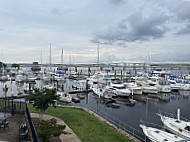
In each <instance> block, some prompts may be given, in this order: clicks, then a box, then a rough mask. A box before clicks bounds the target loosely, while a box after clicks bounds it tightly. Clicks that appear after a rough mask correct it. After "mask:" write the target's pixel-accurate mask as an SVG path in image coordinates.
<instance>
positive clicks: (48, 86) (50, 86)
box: [43, 84, 54, 90]
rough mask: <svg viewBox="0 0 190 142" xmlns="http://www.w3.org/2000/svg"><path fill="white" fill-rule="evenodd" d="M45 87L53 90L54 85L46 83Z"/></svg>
mask: <svg viewBox="0 0 190 142" xmlns="http://www.w3.org/2000/svg"><path fill="white" fill-rule="evenodd" d="M43 88H45V89H49V90H53V89H54V87H53V86H52V85H50V84H48V85H44V86H43Z"/></svg>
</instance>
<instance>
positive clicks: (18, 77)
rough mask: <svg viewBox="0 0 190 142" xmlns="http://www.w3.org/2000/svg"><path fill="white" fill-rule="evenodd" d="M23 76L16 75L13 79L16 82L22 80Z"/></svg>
mask: <svg viewBox="0 0 190 142" xmlns="http://www.w3.org/2000/svg"><path fill="white" fill-rule="evenodd" d="M24 80H25V79H24V76H23V75H16V78H15V81H16V82H24Z"/></svg>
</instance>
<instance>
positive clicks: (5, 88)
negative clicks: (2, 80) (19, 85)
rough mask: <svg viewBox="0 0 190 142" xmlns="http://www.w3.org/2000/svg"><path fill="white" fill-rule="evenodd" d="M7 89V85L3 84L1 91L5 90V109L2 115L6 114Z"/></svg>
mask: <svg viewBox="0 0 190 142" xmlns="http://www.w3.org/2000/svg"><path fill="white" fill-rule="evenodd" d="M8 90H9V88H8V87H7V85H6V84H5V87H4V88H3V92H5V111H4V117H5V116H6V111H7V110H6V109H7V102H6V101H7V100H6V99H7V91H8Z"/></svg>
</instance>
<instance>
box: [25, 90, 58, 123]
mask: <svg viewBox="0 0 190 142" xmlns="http://www.w3.org/2000/svg"><path fill="white" fill-rule="evenodd" d="M26 99H27V100H28V101H32V102H33V107H34V108H36V109H37V110H38V111H39V118H40V121H41V120H42V118H43V113H44V111H45V110H46V109H47V108H48V107H49V105H53V107H55V101H56V100H58V99H59V96H57V95H56V90H55V89H46V88H45V89H42V90H40V89H35V90H34V93H31V94H30V95H29V96H28V97H27V98H26Z"/></svg>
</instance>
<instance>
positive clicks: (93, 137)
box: [29, 105, 130, 142]
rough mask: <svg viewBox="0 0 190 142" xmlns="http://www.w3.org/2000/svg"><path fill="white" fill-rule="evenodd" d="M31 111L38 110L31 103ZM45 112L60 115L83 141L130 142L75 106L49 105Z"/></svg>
mask: <svg viewBox="0 0 190 142" xmlns="http://www.w3.org/2000/svg"><path fill="white" fill-rule="evenodd" d="M29 109H30V112H37V111H36V110H35V109H34V108H33V107H32V106H31V105H29ZM45 114H48V115H52V116H55V117H58V118H60V119H62V120H64V122H65V123H66V124H67V125H68V126H69V127H70V128H71V129H72V130H73V131H74V132H75V134H76V135H77V136H78V137H79V138H80V139H81V141H82V142H130V141H129V140H127V139H126V138H125V137H124V136H122V135H121V134H119V133H118V132H116V131H115V130H113V129H112V128H110V127H109V126H108V125H106V124H104V123H103V122H102V121H100V120H98V119H97V118H96V117H94V116H92V115H90V114H88V113H87V112H85V111H84V110H79V109H75V108H62V107H57V108H54V107H49V108H48V109H47V110H46V111H45Z"/></svg>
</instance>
